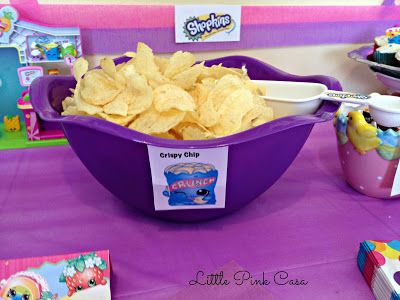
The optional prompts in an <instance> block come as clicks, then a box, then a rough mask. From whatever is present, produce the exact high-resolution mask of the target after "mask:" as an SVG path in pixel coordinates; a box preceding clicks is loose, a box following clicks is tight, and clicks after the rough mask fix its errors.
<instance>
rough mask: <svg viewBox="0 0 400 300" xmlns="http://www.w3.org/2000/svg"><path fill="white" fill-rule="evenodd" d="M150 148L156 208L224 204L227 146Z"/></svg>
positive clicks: (188, 207)
mask: <svg viewBox="0 0 400 300" xmlns="http://www.w3.org/2000/svg"><path fill="white" fill-rule="evenodd" d="M148 152H149V160H150V167H151V176H152V181H153V194H154V207H155V210H173V209H202V208H208V209H209V208H224V207H225V191H226V177H227V165H228V147H219V148H210V149H171V148H161V147H154V146H150V145H149V146H148Z"/></svg>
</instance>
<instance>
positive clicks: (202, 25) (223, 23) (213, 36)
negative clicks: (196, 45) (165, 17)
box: [175, 5, 241, 43]
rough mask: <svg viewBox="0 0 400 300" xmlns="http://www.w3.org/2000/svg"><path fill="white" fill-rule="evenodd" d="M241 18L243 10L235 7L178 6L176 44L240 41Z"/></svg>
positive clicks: (176, 12) (176, 13)
mask: <svg viewBox="0 0 400 300" xmlns="http://www.w3.org/2000/svg"><path fill="white" fill-rule="evenodd" d="M196 15H197V16H196ZM240 17H241V8H240V6H235V5H217V6H211V7H208V6H195V5H190V6H188V5H182V6H176V8H175V39H176V42H177V43H188V42H222V41H239V40H240Z"/></svg>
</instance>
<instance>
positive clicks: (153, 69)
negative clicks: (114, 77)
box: [134, 43, 164, 82]
mask: <svg viewBox="0 0 400 300" xmlns="http://www.w3.org/2000/svg"><path fill="white" fill-rule="evenodd" d="M134 66H135V68H136V70H137V71H138V72H139V73H140V74H142V75H144V76H146V78H147V79H152V80H154V81H156V82H164V79H163V77H162V75H161V73H160V70H159V69H158V66H157V65H156V63H155V61H154V55H153V50H151V48H150V47H149V46H147V45H146V44H144V43H138V45H137V51H136V57H135V61H134Z"/></svg>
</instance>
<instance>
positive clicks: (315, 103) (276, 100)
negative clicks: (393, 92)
mask: <svg viewBox="0 0 400 300" xmlns="http://www.w3.org/2000/svg"><path fill="white" fill-rule="evenodd" d="M253 82H255V83H257V84H258V85H260V86H261V87H264V88H265V89H266V91H267V96H263V98H264V99H265V100H266V101H267V103H268V105H269V106H271V107H272V108H273V109H274V114H275V117H276V118H279V117H283V116H288V115H304V114H312V113H314V112H315V111H316V110H317V109H318V107H319V106H320V104H321V102H322V100H327V101H337V102H346V103H353V104H359V105H368V106H369V112H370V114H371V116H372V118H373V119H374V120H375V121H376V122H377V123H378V124H380V125H383V126H385V127H400V97H396V96H387V95H380V94H371V95H369V96H367V95H362V94H358V93H348V92H340V91H331V90H328V88H327V87H326V86H325V85H323V84H320V83H311V82H293V81H270V80H253Z"/></svg>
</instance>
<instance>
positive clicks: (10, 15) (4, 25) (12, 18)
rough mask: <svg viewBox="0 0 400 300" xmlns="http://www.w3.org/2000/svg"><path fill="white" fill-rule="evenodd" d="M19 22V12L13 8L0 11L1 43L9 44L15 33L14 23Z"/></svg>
mask: <svg viewBox="0 0 400 300" xmlns="http://www.w3.org/2000/svg"><path fill="white" fill-rule="evenodd" d="M17 20H18V12H17V11H16V10H15V9H14V8H12V7H11V6H4V7H2V8H1V9H0V43H8V42H9V39H10V36H11V34H12V33H13V31H14V23H15V22H16V21H17Z"/></svg>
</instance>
